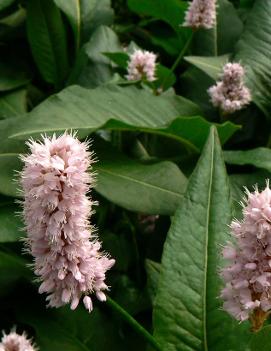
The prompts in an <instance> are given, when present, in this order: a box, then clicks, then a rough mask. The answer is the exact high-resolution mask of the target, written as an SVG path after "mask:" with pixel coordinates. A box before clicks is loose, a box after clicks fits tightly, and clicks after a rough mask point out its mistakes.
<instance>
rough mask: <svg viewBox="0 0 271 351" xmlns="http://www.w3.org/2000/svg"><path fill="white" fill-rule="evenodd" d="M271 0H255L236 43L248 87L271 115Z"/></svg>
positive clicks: (236, 58) (263, 108)
mask: <svg viewBox="0 0 271 351" xmlns="http://www.w3.org/2000/svg"><path fill="white" fill-rule="evenodd" d="M270 17H271V1H269V0H256V1H255V3H254V6H253V9H252V11H251V12H250V14H249V16H248V18H247V20H246V24H245V30H244V32H243V34H242V36H241V39H240V40H239V42H238V44H237V46H236V55H235V60H236V61H238V60H239V61H241V62H242V64H243V65H244V66H245V68H246V77H247V80H248V82H247V83H248V86H249V88H250V89H251V90H252V95H253V100H254V102H255V103H256V104H257V105H258V107H259V108H261V109H262V110H263V111H264V112H265V113H266V114H267V115H269V114H270V101H271V94H270V84H271V61H270V50H271V35H270Z"/></svg>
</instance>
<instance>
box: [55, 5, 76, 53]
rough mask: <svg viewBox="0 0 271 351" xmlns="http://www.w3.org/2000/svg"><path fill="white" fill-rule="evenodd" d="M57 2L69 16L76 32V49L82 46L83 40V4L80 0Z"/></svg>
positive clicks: (74, 32)
mask: <svg viewBox="0 0 271 351" xmlns="http://www.w3.org/2000/svg"><path fill="white" fill-rule="evenodd" d="M54 2H55V4H56V5H57V6H58V7H59V8H60V9H61V10H62V11H63V12H64V13H65V15H66V16H67V18H68V20H69V22H70V24H71V27H72V30H73V34H74V41H75V48H76V51H77V50H78V49H79V47H80V41H81V4H80V0H70V1H67V0H54Z"/></svg>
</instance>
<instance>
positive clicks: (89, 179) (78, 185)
mask: <svg viewBox="0 0 271 351" xmlns="http://www.w3.org/2000/svg"><path fill="white" fill-rule="evenodd" d="M27 144H28V146H29V148H30V150H31V154H29V155H27V156H21V158H22V160H23V161H24V164H25V165H24V168H23V170H22V173H21V184H22V188H23V193H24V210H23V214H24V220H25V224H26V230H27V233H28V238H27V240H26V243H27V247H28V251H29V252H30V253H31V254H32V256H33V257H34V271H35V274H36V275H38V277H39V279H40V281H41V282H42V284H41V285H40V288H39V292H40V293H44V292H45V293H47V294H48V296H47V301H48V305H49V306H51V307H60V306H62V305H65V304H68V303H70V304H71V309H75V308H76V307H77V306H78V304H79V301H80V299H81V297H82V296H84V295H88V294H92V293H94V294H96V295H97V296H103V295H104V293H103V290H108V286H107V285H106V284H105V282H104V281H105V274H106V271H107V270H109V269H110V268H111V267H112V266H113V265H114V263H115V260H113V259H110V258H108V257H107V256H106V255H105V254H103V253H102V252H100V251H99V250H100V247H101V244H100V243H99V242H98V241H97V239H96V238H95V237H94V235H93V233H94V228H93V226H92V225H91V224H90V222H89V215H90V214H91V213H92V212H93V211H92V207H93V205H94V202H93V201H92V199H91V198H90V197H88V196H87V195H86V194H87V192H88V190H89V189H90V188H91V187H93V184H94V174H93V172H90V170H91V165H92V163H93V162H94V160H93V153H92V152H89V151H88V148H89V144H88V143H87V142H80V141H79V140H78V139H77V138H76V137H75V135H71V134H68V133H65V134H64V135H61V136H60V137H56V136H55V135H54V136H53V137H52V138H48V137H43V141H42V142H35V141H33V140H30V141H29V142H28V143H27ZM104 296H105V295H104ZM84 304H85V306H86V308H87V309H88V310H89V311H91V310H92V305H91V300H90V298H88V297H87V296H85V298H84Z"/></svg>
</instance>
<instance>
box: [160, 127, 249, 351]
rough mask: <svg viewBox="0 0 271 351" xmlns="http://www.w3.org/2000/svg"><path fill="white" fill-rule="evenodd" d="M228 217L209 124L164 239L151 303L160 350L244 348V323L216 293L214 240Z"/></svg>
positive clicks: (224, 233)
mask: <svg viewBox="0 0 271 351" xmlns="http://www.w3.org/2000/svg"><path fill="white" fill-rule="evenodd" d="M230 221H231V199H230V191H229V184H228V178H227V174H226V170H225V166H224V162H223V158H222V151H221V148H220V145H219V140H218V137H217V135H216V132H215V128H212V129H211V131H210V135H209V139H208V141H207V143H206V145H205V148H204V150H203V153H202V156H201V158H200V160H199V161H198V164H197V167H196V169H195V170H194V172H193V174H192V176H191V177H190V180H189V184H188V188H187V192H186V194H185V195H184V199H183V201H182V202H181V204H180V207H179V208H178V209H177V211H176V213H175V216H174V218H173V221H172V224H171V227H170V230H169V233H168V236H167V239H166V242H165V245H164V251H163V257H162V267H161V276H160V283H159V286H158V291H157V297H156V301H155V307H154V336H155V337H156V338H157V341H158V342H159V343H160V344H161V346H162V348H163V349H164V350H167V351H177V350H178V351H179V350H182V351H191V350H197V351H198V350H202V351H203V350H204V351H207V350H216V351H222V350H223V351H224V350H225V345H227V347H226V349H227V350H234V351H238V350H240V351H241V350H244V348H245V345H246V339H245V338H242V331H243V328H242V327H245V328H246V327H247V326H246V325H245V326H244V325H243V326H242V327H241V326H239V325H238V323H237V322H234V321H233V320H232V319H231V318H230V317H229V316H228V314H227V313H226V312H224V311H221V310H220V309H219V308H220V306H221V301H219V299H218V298H217V297H218V296H219V291H220V288H221V281H220V278H219V276H218V269H219V267H220V265H221V254H220V249H219V245H221V244H224V243H225V242H226V241H227V239H228V224H229V223H230ZM222 326H223V328H222ZM222 340H223V342H222Z"/></svg>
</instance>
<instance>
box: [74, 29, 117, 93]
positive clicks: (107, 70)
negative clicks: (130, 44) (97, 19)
mask: <svg viewBox="0 0 271 351" xmlns="http://www.w3.org/2000/svg"><path fill="white" fill-rule="evenodd" d="M120 50H121V45H120V42H119V39H118V36H117V35H116V33H115V32H114V31H113V30H112V29H110V28H109V27H106V26H100V27H98V28H97V30H96V31H95V32H94V33H93V34H92V36H91V39H90V40H89V41H88V42H87V43H86V44H85V45H84V47H83V48H82V52H81V53H80V55H81V56H82V55H85V56H86V59H85V60H82V57H79V59H78V60H77V62H76V65H75V68H74V70H73V73H72V75H73V77H72V78H71V79H72V81H73V82H76V83H77V84H79V85H81V86H84V87H87V88H95V87H97V86H98V85H101V84H104V83H106V82H108V81H109V80H111V79H112V77H113V71H112V63H111V61H110V60H109V59H108V58H107V57H105V55H103V52H115V51H120ZM80 66H81V67H80Z"/></svg>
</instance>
